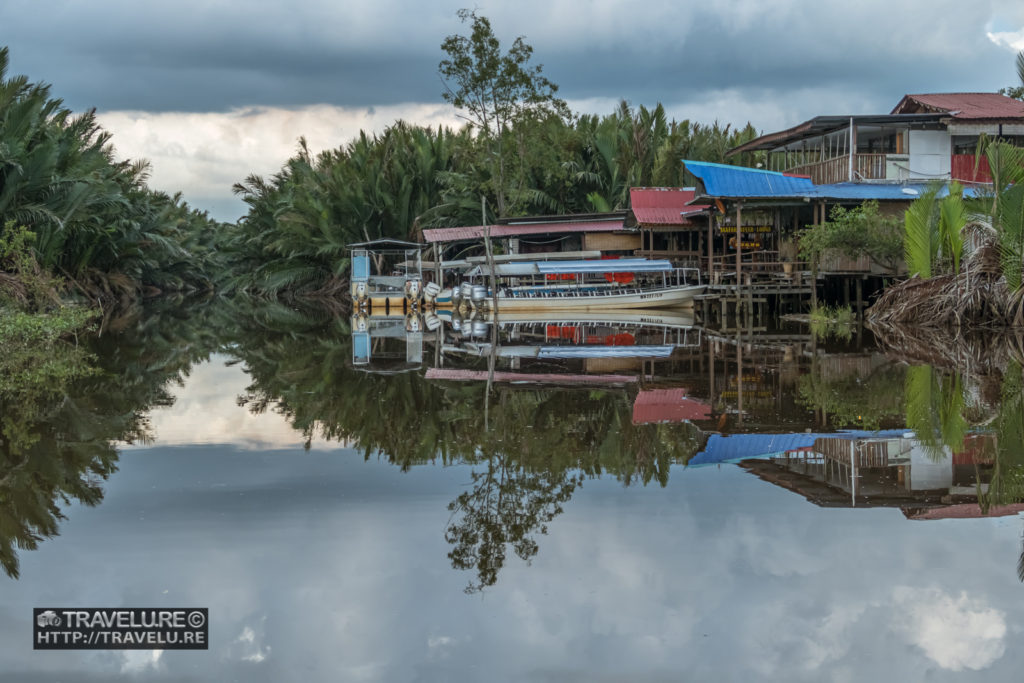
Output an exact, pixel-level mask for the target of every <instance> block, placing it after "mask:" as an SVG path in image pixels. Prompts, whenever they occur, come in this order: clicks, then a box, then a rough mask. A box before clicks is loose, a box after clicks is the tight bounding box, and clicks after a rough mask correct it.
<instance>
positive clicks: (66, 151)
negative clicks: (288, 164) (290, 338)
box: [0, 48, 220, 308]
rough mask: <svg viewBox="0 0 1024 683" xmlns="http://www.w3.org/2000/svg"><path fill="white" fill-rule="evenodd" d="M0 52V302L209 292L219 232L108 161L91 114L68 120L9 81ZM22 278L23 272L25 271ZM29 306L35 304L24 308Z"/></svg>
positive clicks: (111, 300) (133, 168)
mask: <svg viewBox="0 0 1024 683" xmlns="http://www.w3.org/2000/svg"><path fill="white" fill-rule="evenodd" d="M7 69H8V50H7V48H0V150H2V153H0V245H3V249H4V250H5V253H4V254H3V258H2V259H0V296H2V297H5V298H6V302H7V305H8V306H12V305H14V304H18V303H26V302H25V299H26V297H33V296H37V295H40V294H41V293H40V292H29V291H27V290H31V289H32V288H33V287H34V286H35V285H34V284H33V282H29V281H28V280H27V279H26V277H28V278H29V279H32V280H34V282H35V283H38V282H39V281H40V280H41V279H48V282H49V283H50V285H51V288H52V290H53V292H49V293H46V295H45V297H46V298H52V296H51V294H52V293H56V294H58V295H60V296H63V297H65V298H66V297H77V298H80V299H84V300H86V301H88V302H91V303H92V304H95V305H102V306H107V305H111V304H116V303H118V302H124V301H130V300H133V299H137V298H139V297H142V296H144V295H147V294H155V293H158V292H166V291H196V290H204V289H209V288H211V287H212V285H213V279H214V277H213V274H214V273H216V272H217V270H218V267H217V265H218V262H217V255H216V248H215V245H214V242H215V240H216V239H217V236H218V231H219V229H220V226H219V225H218V224H217V223H216V222H215V221H213V220H211V219H210V218H209V217H208V216H207V215H206V214H205V213H204V212H201V211H197V210H195V209H192V208H191V207H189V206H188V205H187V204H186V203H185V202H184V201H182V199H181V197H180V195H173V196H172V195H168V194H166V193H163V192H156V191H154V190H151V189H149V188H148V187H147V186H146V177H147V172H148V169H147V165H146V163H145V162H141V161H128V160H118V159H116V158H115V156H114V151H113V148H112V146H111V144H110V134H109V133H108V132H106V131H104V130H102V129H101V128H100V126H99V124H98V123H97V121H96V117H95V114H94V112H92V111H89V112H85V113H84V114H80V115H74V114H73V113H72V112H71V111H70V110H69V109H67V108H66V107H64V106H63V104H62V102H61V100H60V99H56V98H54V97H51V95H50V88H49V86H47V85H43V84H38V83H32V82H30V81H29V80H28V78H27V77H26V76H9V75H8V73H7ZM30 271H31V272H30ZM27 303H28V307H29V308H37V307H38V305H39V302H38V301H37V302H35V303H34V304H33V303H32V302H27Z"/></svg>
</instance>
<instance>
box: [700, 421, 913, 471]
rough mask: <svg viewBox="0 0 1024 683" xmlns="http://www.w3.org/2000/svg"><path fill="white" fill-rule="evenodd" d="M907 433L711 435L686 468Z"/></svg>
mask: <svg viewBox="0 0 1024 683" xmlns="http://www.w3.org/2000/svg"><path fill="white" fill-rule="evenodd" d="M904 433H906V430H904V429H890V430H884V431H879V432H866V431H855V430H850V431H844V432H831V433H813V432H796V433H790V434H730V435H723V434H712V435H711V436H710V437H708V442H707V444H706V445H705V446H704V450H703V451H701V452H700V453H698V454H697V455H695V456H693V458H692V459H691V460H690V462H689V463H687V467H696V466H698V465H715V464H718V463H723V462H725V463H729V462H739V461H740V460H747V459H748V458H766V457H768V456H770V455H774V454H775V453H783V452H785V451H789V450H792V449H794V448H805V447H807V446H813V445H814V440H815V439H821V438H828V437H832V438H843V439H849V438H864V437H872V438H874V437H898V436H902V435H903V434H904Z"/></svg>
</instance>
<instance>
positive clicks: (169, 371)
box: [0, 307, 216, 578]
mask: <svg viewBox="0 0 1024 683" xmlns="http://www.w3.org/2000/svg"><path fill="white" fill-rule="evenodd" d="M198 309H199V307H194V308H193V309H192V310H191V311H189V313H188V315H187V317H186V316H181V314H180V313H167V312H164V311H159V310H157V311H148V312H147V313H146V314H145V315H144V316H142V315H141V313H140V312H139V311H136V312H135V313H134V314H132V315H127V316H124V317H122V318H120V319H118V320H115V321H110V320H108V321H106V322H107V323H108V325H109V329H120V330H124V332H123V333H111V334H108V335H104V336H101V337H99V338H92V339H85V338H82V339H81V340H80V341H81V345H79V344H76V343H72V342H70V341H64V340H61V339H56V338H37V339H32V340H22V342H25V343H7V344H5V347H4V353H3V354H0V566H2V567H3V569H4V571H5V572H6V573H7V574H8V575H9V576H11V577H12V578H17V577H18V576H19V573H20V563H19V557H18V551H19V550H34V549H36V548H37V547H38V545H39V543H40V541H42V540H43V539H46V538H50V537H53V536H56V535H57V534H58V533H59V527H60V522H61V520H63V519H64V513H63V511H62V508H63V507H65V506H68V505H70V504H72V503H76V502H77V503H80V504H83V505H96V504H98V503H99V502H101V501H102V499H103V488H102V482H103V481H105V480H106V479H107V478H108V477H109V476H110V475H111V474H112V473H114V472H116V471H117V462H118V454H117V449H116V446H115V442H117V441H121V442H136V441H143V442H144V441H146V440H147V439H148V438H149V434H148V423H147V419H146V411H147V410H149V409H150V408H152V407H154V406H157V405H167V404H169V403H171V401H172V399H171V396H170V394H168V393H167V391H166V387H167V385H168V383H169V382H172V381H176V382H180V381H182V380H183V379H184V377H186V376H187V374H188V370H189V368H190V367H191V365H192V363H194V362H196V361H198V360H202V359H204V358H205V357H208V355H209V353H210V350H211V349H212V348H213V347H214V346H215V344H212V343H211V342H212V339H211V335H210V333H209V332H208V330H210V329H216V326H215V325H213V324H211V321H210V320H209V318H208V316H205V315H202V314H201V313H200V312H199V310H198ZM186 320H187V321H188V324H183V323H184V321H186Z"/></svg>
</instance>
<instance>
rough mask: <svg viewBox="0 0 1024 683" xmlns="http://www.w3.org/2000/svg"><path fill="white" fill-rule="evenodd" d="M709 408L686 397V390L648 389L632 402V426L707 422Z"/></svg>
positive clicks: (709, 414) (709, 412)
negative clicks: (657, 423) (694, 421)
mask: <svg viewBox="0 0 1024 683" xmlns="http://www.w3.org/2000/svg"><path fill="white" fill-rule="evenodd" d="M710 417H711V406H709V405H708V404H706V403H704V402H702V401H698V400H696V399H692V398H687V397H686V389H648V390H645V391H641V392H640V393H639V394H637V396H636V400H635V401H634V402H633V424H635V425H639V424H650V423H652V422H682V421H684V420H690V421H692V420H707V419H708V418H710Z"/></svg>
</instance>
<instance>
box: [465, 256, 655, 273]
mask: <svg viewBox="0 0 1024 683" xmlns="http://www.w3.org/2000/svg"><path fill="white" fill-rule="evenodd" d="M669 270H672V262H671V261H665V260H654V259H644V258H629V259H601V260H598V259H592V260H586V261H514V262H512V263H496V264H494V273H495V274H496V275H500V276H504V277H509V276H515V275H545V274H548V273H552V274H562V273H566V274H569V273H571V274H575V273H662V272H665V271H669ZM490 272H491V269H490V268H489V267H488V266H487V265H486V264H480V265H479V266H476V267H475V268H473V269H471V270H469V271H468V272H467V273H466V275H467V276H469V277H478V276H483V275H489V274H490Z"/></svg>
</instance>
